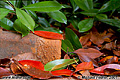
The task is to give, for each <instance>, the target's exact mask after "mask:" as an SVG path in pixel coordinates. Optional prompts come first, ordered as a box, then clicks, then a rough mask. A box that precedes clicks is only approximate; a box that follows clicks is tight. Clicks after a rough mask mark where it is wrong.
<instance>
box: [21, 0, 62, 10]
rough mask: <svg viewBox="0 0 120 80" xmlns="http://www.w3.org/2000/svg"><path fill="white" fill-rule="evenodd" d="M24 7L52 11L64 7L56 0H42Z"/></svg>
mask: <svg viewBox="0 0 120 80" xmlns="http://www.w3.org/2000/svg"><path fill="white" fill-rule="evenodd" d="M23 8H24V9H28V10H32V11H40V12H52V11H57V10H60V9H61V8H63V6H62V5H61V4H59V3H58V2H56V1H42V2H38V3H35V4H31V5H28V6H25V7H23Z"/></svg>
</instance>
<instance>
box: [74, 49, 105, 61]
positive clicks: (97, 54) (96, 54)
mask: <svg viewBox="0 0 120 80" xmlns="http://www.w3.org/2000/svg"><path fill="white" fill-rule="evenodd" d="M74 53H76V54H78V55H87V56H89V57H90V58H93V59H95V58H98V57H100V56H101V55H102V54H103V53H101V52H100V51H98V50H96V49H94V48H88V49H78V50H75V51H74Z"/></svg>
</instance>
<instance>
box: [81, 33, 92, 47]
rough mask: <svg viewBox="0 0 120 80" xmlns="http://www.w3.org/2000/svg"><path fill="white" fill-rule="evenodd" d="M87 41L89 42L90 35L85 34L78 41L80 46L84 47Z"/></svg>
mask: <svg viewBox="0 0 120 80" xmlns="http://www.w3.org/2000/svg"><path fill="white" fill-rule="evenodd" d="M89 40H90V34H87V35H85V36H81V37H80V39H79V41H80V43H81V44H82V46H84V45H86V44H87V42H88V41H89Z"/></svg>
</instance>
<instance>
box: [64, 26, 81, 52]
mask: <svg viewBox="0 0 120 80" xmlns="http://www.w3.org/2000/svg"><path fill="white" fill-rule="evenodd" d="M65 37H66V39H68V40H69V41H70V42H71V43H72V45H73V47H74V49H75V50H76V49H79V48H82V45H81V44H80V41H79V38H78V36H77V35H76V34H75V33H74V32H73V31H72V30H71V29H69V28H66V30H65Z"/></svg>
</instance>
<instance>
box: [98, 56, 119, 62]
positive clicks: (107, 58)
mask: <svg viewBox="0 0 120 80" xmlns="http://www.w3.org/2000/svg"><path fill="white" fill-rule="evenodd" d="M111 58H113V59H114V62H118V57H117V56H107V57H105V58H103V59H101V60H100V61H99V63H100V62H101V63H104V62H105V61H107V60H109V59H111Z"/></svg>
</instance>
